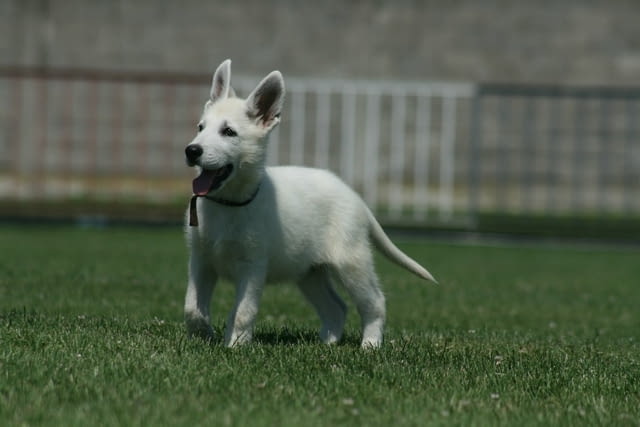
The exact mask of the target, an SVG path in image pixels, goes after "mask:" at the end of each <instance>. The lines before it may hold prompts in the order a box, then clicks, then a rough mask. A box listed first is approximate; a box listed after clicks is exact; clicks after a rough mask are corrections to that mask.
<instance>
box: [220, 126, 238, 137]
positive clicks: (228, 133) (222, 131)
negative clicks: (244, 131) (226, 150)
mask: <svg viewBox="0 0 640 427" xmlns="http://www.w3.org/2000/svg"><path fill="white" fill-rule="evenodd" d="M220 135H223V136H228V137H230V138H231V137H234V136H238V134H237V133H236V131H235V130H233V129H231V128H230V127H229V126H225V127H223V128H222V129H220Z"/></svg>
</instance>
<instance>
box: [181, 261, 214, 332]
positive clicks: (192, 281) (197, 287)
mask: <svg viewBox="0 0 640 427" xmlns="http://www.w3.org/2000/svg"><path fill="white" fill-rule="evenodd" d="M216 281H217V275H216V273H215V272H214V271H213V270H212V269H211V268H210V267H207V266H206V264H204V263H203V262H201V260H199V259H198V257H197V256H194V255H192V256H191V259H190V260H189V283H188V285H187V295H186V296H185V303H184V320H185V324H186V326H187V332H188V333H189V334H190V335H192V336H199V337H201V338H204V339H211V338H213V329H211V319H210V314H209V305H210V303H211V295H212V293H213V289H214V287H215V285H216Z"/></svg>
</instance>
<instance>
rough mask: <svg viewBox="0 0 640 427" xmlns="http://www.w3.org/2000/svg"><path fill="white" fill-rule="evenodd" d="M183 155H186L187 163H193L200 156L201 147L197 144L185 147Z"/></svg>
mask: <svg viewBox="0 0 640 427" xmlns="http://www.w3.org/2000/svg"><path fill="white" fill-rule="evenodd" d="M184 154H186V156H187V161H188V162H189V163H195V162H196V160H198V158H199V157H200V156H202V147H201V146H200V145H198V144H194V145H187V148H185V150H184Z"/></svg>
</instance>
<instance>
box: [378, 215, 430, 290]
mask: <svg viewBox="0 0 640 427" xmlns="http://www.w3.org/2000/svg"><path fill="white" fill-rule="evenodd" d="M367 214H368V215H369V231H370V234H371V237H372V238H373V244H374V245H375V247H376V248H377V249H378V250H379V251H380V252H382V253H383V254H384V255H385V256H386V257H387V258H389V259H390V260H391V261H393V262H395V263H396V264H398V265H399V266H401V267H404V268H406V269H407V270H409V271H410V272H412V273H413V274H415V275H416V276H418V277H421V278H423V279H425V280H431V281H432V282H433V283H436V284H437V283H438V281H437V280H436V279H434V277H433V276H432V275H431V273H429V272H428V271H427V269H426V268H424V267H423V266H421V265H420V264H418V263H417V262H416V261H414V260H413V259H411V258H410V257H409V256H408V255H407V254H405V253H404V252H402V251H401V250H400V249H398V247H397V246H396V245H394V244H393V242H392V241H391V239H389V236H387V235H386V233H385V232H384V230H383V229H382V227H381V226H380V223H378V220H376V218H375V217H374V216H373V213H371V211H370V210H369V209H367Z"/></svg>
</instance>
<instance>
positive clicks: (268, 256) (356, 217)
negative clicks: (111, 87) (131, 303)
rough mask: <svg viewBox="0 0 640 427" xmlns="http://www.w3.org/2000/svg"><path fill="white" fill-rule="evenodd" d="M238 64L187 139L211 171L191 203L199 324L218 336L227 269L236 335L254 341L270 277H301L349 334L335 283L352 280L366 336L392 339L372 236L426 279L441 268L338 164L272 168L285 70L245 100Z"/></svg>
mask: <svg viewBox="0 0 640 427" xmlns="http://www.w3.org/2000/svg"><path fill="white" fill-rule="evenodd" d="M230 74H231V61H230V60H226V61H225V62H223V63H222V64H221V65H220V66H219V67H218V69H217V70H216V72H215V73H214V75H213V84H212V86H211V93H210V99H209V100H208V101H207V103H206V104H205V106H204V112H203V113H202V119H201V120H200V123H199V124H198V134H197V135H196V137H195V138H194V139H193V141H192V142H191V143H190V144H189V145H188V146H187V147H186V150H185V153H186V157H187V163H188V164H189V165H190V166H197V167H198V170H199V171H200V174H199V176H198V177H197V178H196V179H194V180H193V192H194V196H193V198H192V199H191V204H190V207H189V211H188V213H187V218H188V221H189V225H188V226H187V227H186V234H187V241H188V245H189V248H190V261H189V283H188V286H187V295H186V301H185V321H186V326H187V330H188V331H189V333H190V334H192V335H199V336H202V337H206V338H209V337H211V336H212V334H213V331H212V329H211V326H210V317H209V304H210V301H211V294H212V292H213V289H214V287H215V285H216V282H217V281H218V278H224V279H227V280H230V281H232V282H233V283H235V286H236V302H235V307H234V308H233V310H231V313H230V315H229V320H228V322H227V326H226V328H227V329H226V333H225V344H226V345H227V346H235V345H239V344H244V343H247V342H249V341H250V340H251V338H252V333H253V325H254V322H255V319H256V315H257V313H258V304H259V301H260V296H261V294H262V289H263V287H264V285H265V283H266V282H277V281H283V280H293V281H295V282H296V283H297V285H298V287H299V288H300V290H301V291H302V293H303V294H304V295H305V297H306V298H307V299H308V300H309V302H310V303H311V304H312V305H313V307H314V308H315V309H316V311H317V312H318V315H319V316H320V319H321V321H322V328H321V330H320V338H321V339H322V341H324V342H325V343H334V342H336V341H338V340H339V339H340V337H341V336H342V331H343V327H344V322H345V317H346V306H345V304H344V302H343V301H342V300H341V299H340V297H339V296H338V294H337V293H336V292H335V290H334V287H335V286H337V285H342V286H343V287H344V289H346V291H347V292H348V294H349V295H350V296H351V297H352V298H353V300H354V301H355V305H356V306H357V309H358V312H359V314H360V317H361V319H362V334H363V337H362V346H363V347H378V346H380V344H381V343H382V332H383V326H384V320H385V300H384V296H383V294H382V292H381V291H380V287H379V284H378V278H377V276H376V274H375V271H374V267H373V255H372V253H371V248H370V241H372V242H373V243H374V245H375V246H376V247H377V248H378V249H379V250H380V251H382V253H384V254H385V255H386V256H387V257H388V258H390V259H391V260H392V261H394V262H396V263H398V264H399V265H401V266H402V267H404V268H406V269H407V270H409V271H411V272H413V273H414V274H416V275H418V276H420V277H421V278H423V279H427V280H432V281H434V282H435V280H434V278H433V276H431V274H430V273H429V272H428V271H427V270H425V269H424V268H423V267H421V266H420V265H419V264H418V263H417V262H415V261H414V260H412V259H411V258H409V257H408V256H407V255H405V254H404V253H403V252H401V251H400V250H399V249H398V248H397V247H396V246H395V245H394V244H393V243H392V242H391V241H390V240H389V238H388V237H387V236H386V234H385V233H384V231H383V230H382V228H381V227H380V224H378V222H377V221H376V219H375V218H374V217H373V215H372V213H371V211H370V210H369V209H368V208H367V206H366V205H365V203H364V202H363V201H362V199H361V198H360V197H359V196H358V195H357V194H356V193H355V192H354V191H353V190H351V189H350V188H349V187H348V186H347V185H346V184H344V183H343V182H342V181H341V180H340V179H339V178H337V177H336V176H335V175H333V174H332V173H330V172H328V171H325V170H320V169H310V168H303V167H293V166H286V167H265V153H266V144H267V136H268V135H269V132H270V131H271V130H272V129H273V128H274V127H275V126H276V125H277V124H278V123H279V121H280V111H281V109H282V104H283V100H284V81H283V79H282V75H281V74H280V72H278V71H274V72H272V73H271V74H269V75H268V76H267V77H265V78H264V79H263V80H262V81H261V82H260V84H258V86H257V87H256V88H255V89H254V90H253V92H251V94H250V95H249V96H248V98H247V99H246V100H244V99H240V98H237V97H235V94H234V92H233V89H232V88H231V86H230ZM298 143H301V142H300V141H298Z"/></svg>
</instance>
